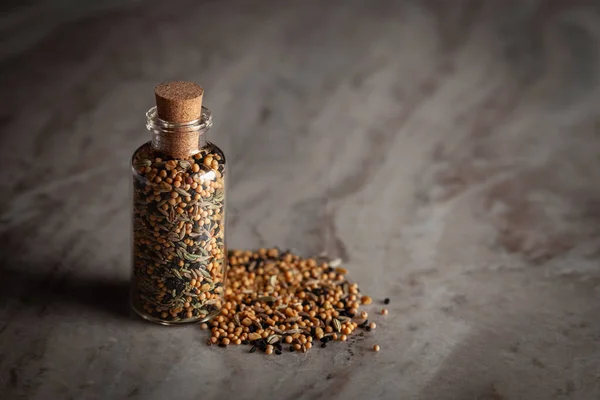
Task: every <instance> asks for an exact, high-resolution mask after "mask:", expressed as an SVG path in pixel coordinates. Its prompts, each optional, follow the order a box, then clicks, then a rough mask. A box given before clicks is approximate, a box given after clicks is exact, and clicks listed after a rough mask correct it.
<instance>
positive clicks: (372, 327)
mask: <svg viewBox="0 0 600 400" xmlns="http://www.w3.org/2000/svg"><path fill="white" fill-rule="evenodd" d="M375 328H377V324H376V323H375V322H371V323H370V324H369V330H371V329H375Z"/></svg>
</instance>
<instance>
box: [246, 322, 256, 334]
mask: <svg viewBox="0 0 600 400" xmlns="http://www.w3.org/2000/svg"><path fill="white" fill-rule="evenodd" d="M248 330H249V331H250V333H254V332H256V325H254V324H252V325H250V326H249V327H248Z"/></svg>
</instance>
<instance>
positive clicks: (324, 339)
mask: <svg viewBox="0 0 600 400" xmlns="http://www.w3.org/2000/svg"><path fill="white" fill-rule="evenodd" d="M327 338H329V336H323V337H322V338H321V339H319V340H320V341H321V342H323V343H327V341H328V340H327Z"/></svg>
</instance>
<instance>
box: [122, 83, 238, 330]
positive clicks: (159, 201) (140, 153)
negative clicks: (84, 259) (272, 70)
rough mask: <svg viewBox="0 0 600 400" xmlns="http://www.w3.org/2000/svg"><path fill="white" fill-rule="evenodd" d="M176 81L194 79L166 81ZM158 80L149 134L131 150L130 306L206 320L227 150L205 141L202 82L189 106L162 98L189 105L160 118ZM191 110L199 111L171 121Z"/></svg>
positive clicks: (218, 266)
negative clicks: (131, 273) (131, 262)
mask: <svg viewBox="0 0 600 400" xmlns="http://www.w3.org/2000/svg"><path fill="white" fill-rule="evenodd" d="M177 84H187V85H193V84H189V83H185V82H179V83H178V82H175V83H170V85H175V86H177ZM159 87H160V85H159ZM159 87H157V105H158V108H157V107H153V108H151V109H150V110H149V111H148V113H147V114H146V117H147V123H146V127H147V128H148V130H149V131H150V132H152V135H153V136H152V140H151V141H150V142H147V143H145V144H144V145H142V146H141V147H140V148H138V149H137V150H136V151H135V153H134V154H133V157H132V164H131V165H132V172H133V191H134V195H133V203H134V204H133V276H132V286H131V306H132V308H133V310H134V311H135V312H136V313H137V314H139V315H140V316H141V317H142V318H145V319H146V320H149V321H152V322H157V323H160V324H163V325H170V324H180V323H188V322H204V321H207V320H209V319H211V318H212V317H214V316H215V315H218V314H219V312H220V310H221V306H222V303H223V296H224V289H225V288H224V284H225V276H226V268H227V266H226V263H227V257H226V254H227V250H226V246H225V178H226V175H227V169H226V163H225V156H224V154H223V152H222V151H221V149H219V148H218V147H217V146H215V145H214V144H212V143H210V142H208V141H207V140H206V133H207V131H208V130H209V129H210V127H211V125H212V116H211V113H210V111H209V110H208V109H207V108H205V107H202V106H201V95H202V92H203V91H202V89H201V88H200V91H201V92H200V102H195V104H193V105H191V106H190V104H185V102H180V103H179V104H178V105H177V102H176V101H175V102H172V103H171V104H168V105H167V106H168V107H171V108H177V107H179V108H180V110H179V111H182V109H184V108H186V107H187V108H188V110H187V111H186V110H185V109H184V110H183V111H182V112H181V113H179V114H180V115H179V117H178V116H177V113H178V110H177V109H175V110H174V113H175V117H177V118H175V117H174V118H172V120H165V119H162V118H161V117H162V116H163V114H164V115H167V116H173V114H172V113H171V114H170V113H169V110H168V109H167V110H166V111H165V110H163V112H162V113H161V110H160V103H159V94H158V90H159ZM198 88H199V86H198ZM183 97H185V96H183ZM190 107H191V108H192V110H191V112H190V110H189V109H190ZM194 107H197V108H199V110H195V109H194ZM164 108H165V106H164V104H163V109H164ZM200 109H201V112H200ZM171 111H173V110H171ZM194 113H196V115H197V114H200V118H197V119H195V120H192V121H188V122H173V120H181V119H182V118H183V119H184V120H185V119H186V117H188V118H189V115H193V114H194ZM159 115H160V116H159Z"/></svg>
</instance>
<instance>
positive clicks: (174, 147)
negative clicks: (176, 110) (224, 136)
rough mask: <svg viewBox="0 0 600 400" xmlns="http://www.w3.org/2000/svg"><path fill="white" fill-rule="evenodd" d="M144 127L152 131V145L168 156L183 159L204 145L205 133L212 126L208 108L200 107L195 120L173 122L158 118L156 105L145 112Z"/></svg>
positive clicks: (198, 150)
mask: <svg viewBox="0 0 600 400" xmlns="http://www.w3.org/2000/svg"><path fill="white" fill-rule="evenodd" d="M146 118H147V120H146V127H147V128H148V130H149V131H150V132H152V147H154V148H155V149H156V150H158V151H160V152H161V153H164V154H166V155H168V156H170V157H173V158H178V159H185V158H189V157H191V156H193V155H194V154H196V153H198V152H200V150H201V149H202V148H203V147H204V146H206V144H207V142H206V134H207V132H208V130H209V129H210V127H211V126H212V114H211V112H210V110H208V109H207V108H205V107H202V116H201V117H200V119H198V120H196V121H190V122H185V123H173V122H169V121H165V120H163V119H160V118H159V117H158V115H157V112H156V107H152V108H151V109H150V110H149V111H148V112H147V113H146Z"/></svg>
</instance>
